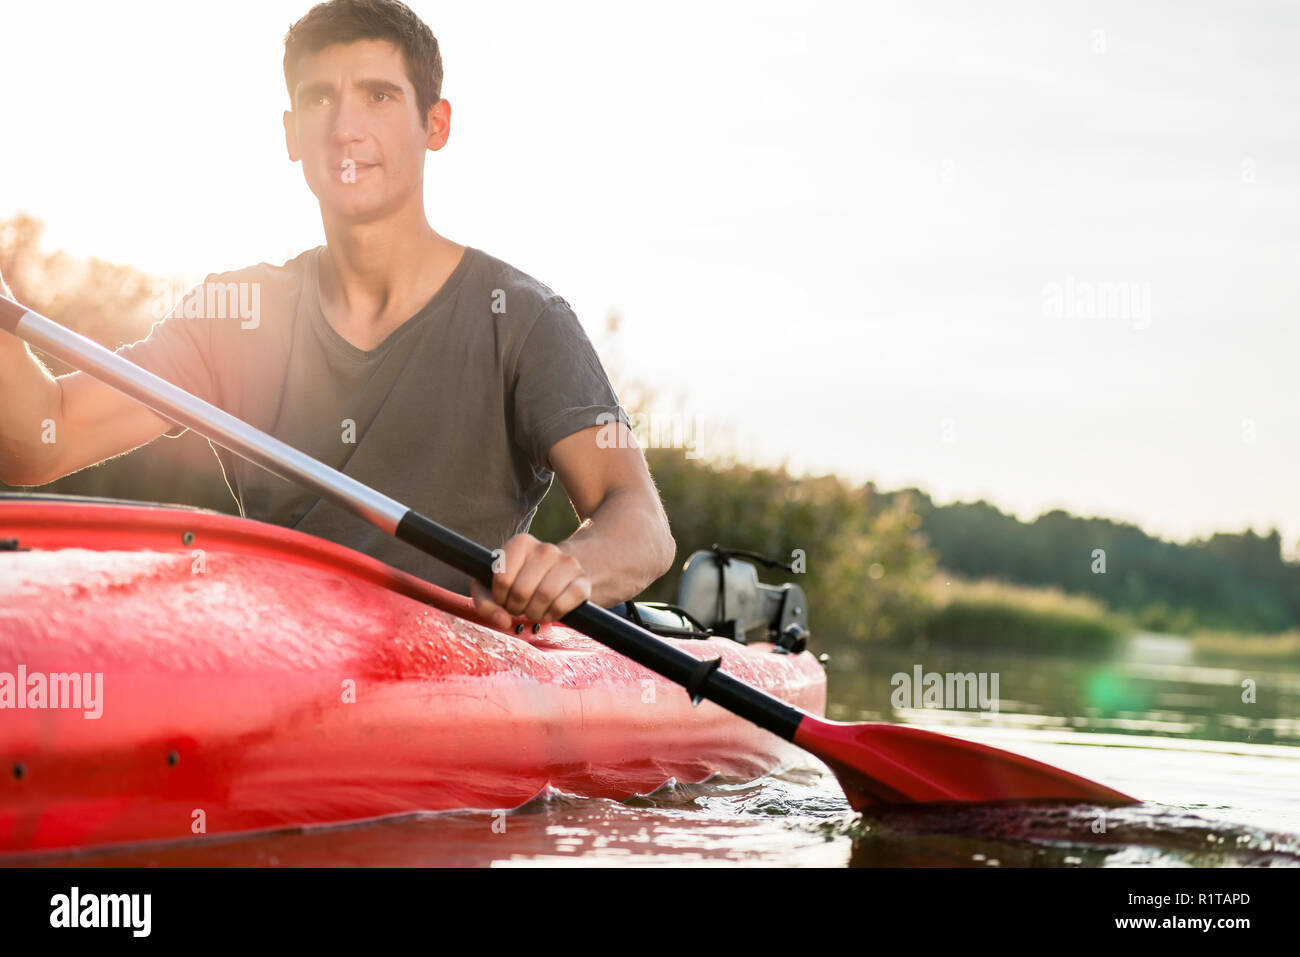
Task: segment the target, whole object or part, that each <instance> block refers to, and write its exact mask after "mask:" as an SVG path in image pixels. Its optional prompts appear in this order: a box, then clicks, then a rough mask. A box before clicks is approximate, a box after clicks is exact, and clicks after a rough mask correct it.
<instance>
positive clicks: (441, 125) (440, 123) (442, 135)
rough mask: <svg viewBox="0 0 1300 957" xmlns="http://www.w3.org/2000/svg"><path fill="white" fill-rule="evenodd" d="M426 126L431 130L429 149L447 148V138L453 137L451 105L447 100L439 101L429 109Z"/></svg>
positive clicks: (428, 142)
mask: <svg viewBox="0 0 1300 957" xmlns="http://www.w3.org/2000/svg"><path fill="white" fill-rule="evenodd" d="M425 126H426V127H427V128H428V130H429V138H428V141H427V144H428V147H429V149H431V150H440V149H442V148H443V147H444V146H446V145H447V137H449V136H450V135H451V103H450V102H448V101H447V100H439V101H438V102H437V103H435V104H433V106H431V107H429V115H428V117H427V122H426V123H425Z"/></svg>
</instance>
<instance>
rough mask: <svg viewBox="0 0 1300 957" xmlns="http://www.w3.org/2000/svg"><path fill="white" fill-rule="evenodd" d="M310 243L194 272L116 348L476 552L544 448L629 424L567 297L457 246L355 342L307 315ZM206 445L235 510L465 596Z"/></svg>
mask: <svg viewBox="0 0 1300 957" xmlns="http://www.w3.org/2000/svg"><path fill="white" fill-rule="evenodd" d="M323 249H324V247H317V248H316V249H311V250H308V251H306V252H304V253H302V254H301V255H300V256H298V257H297V258H295V259H293V260H291V261H289V262H287V263H285V264H284V265H283V266H272V265H269V264H267V263H259V264H258V265H256V266H250V267H248V268H245V269H240V270H236V271H234V272H230V273H222V274H220V275H210V276H208V277H207V279H206V280H205V281H204V283H203V284H201V285H200V286H197V287H195V288H194V289H193V290H190V292H189V293H188V294H187V295H186V297H185V298H184V299H183V300H182V301H181V302H180V303H179V304H178V305H177V307H176V308H175V309H174V310H172V312H171V313H170V314H169V315H168V316H167V317H166V318H165V319H163V320H161V321H159V322H158V323H156V324H155V325H154V327H153V329H152V331H151V332H150V334H149V336H148V337H147V338H146V339H143V340H141V341H140V342H137V343H134V344H132V345H129V346H124V347H123V348H122V349H120V350H119V352H120V353H121V354H122V355H125V356H127V357H128V358H130V359H131V360H132V361H133V362H136V363H137V364H139V365H141V366H142V367H144V368H145V369H147V370H149V371H150V372H153V373H154V374H156V375H159V376H161V377H162V378H164V379H167V380H169V381H171V382H173V383H175V384H176V385H178V386H180V387H181V388H183V389H185V390H187V391H189V392H191V393H193V394H195V395H197V396H199V397H200V398H202V399H205V400H206V401H208V402H211V403H212V404H213V405H216V406H219V407H220V408H223V409H225V410H226V411H228V412H230V413H231V414H233V415H235V416H237V417H239V418H240V419H243V420H244V421H245V422H248V423H250V424H251V425H253V426H255V427H257V428H259V429H261V430H262V431H264V432H268V433H270V434H271V435H274V436H275V437H276V438H279V439H281V440H282V441H284V442H287V443H288V444H289V445H292V446H293V447H295V448H297V449H300V450H302V451H303V452H306V453H307V454H308V455H311V456H312V457H314V458H316V459H318V460H320V461H322V462H324V463H326V464H327V465H331V466H333V467H334V468H337V469H339V470H340V471H342V472H345V473H346V474H348V475H350V476H352V477H353V478H356V479H357V480H359V481H361V482H364V483H365V484H367V485H369V486H371V487H373V488H376V489H378V490H379V491H381V492H383V493H384V494H386V495H389V496H391V497H392V498H395V499H397V500H398V501H400V502H403V503H404V504H406V505H409V506H410V507H411V508H414V509H415V510H416V511H419V512H422V513H423V514H425V515H427V516H429V517H430V518H432V519H433V520H434V521H436V522H439V523H440V524H442V525H445V526H447V527H449V528H451V529H454V530H455V531H457V532H460V533H461V534H462V535H465V536H466V537H467V538H470V539H472V540H473V541H476V542H478V543H479V544H481V545H483V546H485V547H487V548H497V547H499V546H500V545H502V544H504V543H505V541H506V540H507V539H509V538H510V537H511V536H512V535H515V534H517V533H519V532H525V531H527V530H528V527H529V525H530V524H531V522H532V519H533V515H534V514H536V511H537V506H538V504H539V503H540V502H541V500H542V497H543V496H544V495H545V494H546V491H547V489H548V488H549V487H550V484H551V480H552V478H553V474H554V473H553V472H552V471H551V469H550V467H549V466H550V463H549V462H548V460H547V454H548V452H549V451H550V449H551V447H552V446H553V445H554V444H555V443H556V442H558V441H559V440H560V439H562V438H564V437H565V436H567V435H571V434H572V433H574V432H577V431H579V430H580V429H584V428H587V427H589V426H594V425H602V424H605V423H608V422H610V421H611V420H612V419H611V417H616V418H618V419H619V420H621V421H623V422H628V418H627V414H626V413H625V412H624V411H623V409H622V408H621V406H620V405H619V403H618V398H617V396H616V395H615V394H614V390H613V388H612V387H611V386H610V383H609V379H608V378H607V377H606V375H605V372H604V369H603V368H602V367H601V364H600V360H599V358H598V357H597V355H596V352H595V349H594V348H593V347H592V345H591V341H590V340H589V339H588V337H587V335H586V333H585V332H584V331H583V328H582V326H581V325H580V324H579V322H578V319H577V317H576V316H575V315H574V313H573V310H572V309H571V308H570V306H569V304H568V303H567V302H565V301H564V299H562V298H561V297H560V296H558V295H556V294H555V293H554V292H552V291H551V290H550V289H549V288H548V287H547V286H545V285H543V284H542V283H540V282H538V281H537V280H535V279H533V278H532V277H530V276H528V275H525V274H524V273H522V272H520V271H519V270H518V269H515V268H514V267H512V266H510V265H508V264H507V263H504V262H502V261H501V260H499V259H496V258H495V257H492V256H489V255H488V254H487V253H484V252H482V251H480V250H478V249H474V248H473V247H466V249H465V253H464V255H463V257H462V258H461V261H460V263H459V265H457V267H456V269H455V271H454V272H453V273H452V274H451V276H450V278H448V280H447V281H446V283H444V284H443V287H442V288H441V289H440V290H439V291H438V292H437V294H436V295H435V296H434V297H433V299H432V300H430V301H429V303H428V304H427V305H426V306H425V307H424V308H423V309H421V310H420V311H419V312H418V313H416V314H415V315H414V316H413V317H411V318H410V319H409V320H407V321H406V322H405V323H403V324H402V325H401V326H399V327H398V328H397V329H396V330H395V331H394V332H393V333H392V334H391V335H389V336H388V338H387V339H385V340H384V341H383V342H382V343H380V345H379V346H378V347H376V348H375V349H373V350H371V351H362V350H361V349H358V348H356V347H355V346H353V345H352V344H351V343H349V342H348V341H347V340H346V339H344V338H343V337H342V336H341V335H339V334H338V332H337V331H335V329H334V328H333V327H332V326H331V325H330V324H329V323H328V322H327V321H326V319H325V316H324V313H323V311H322V309H321V304H320V293H319V286H318V283H317V276H318V262H319V257H320V254H321V252H322V250H323ZM232 283H233V284H235V285H233V286H232V285H230V284H232ZM237 297H242V299H238V298H237ZM241 304H242V307H243V309H242V312H241V309H240V306H241ZM254 306H256V307H257V308H256V310H254V309H253V307H254ZM254 312H255V313H256V314H255V315H254ZM602 413H603V414H604V415H602ZM182 431H183V429H181V428H180V427H179V426H178V427H177V428H175V429H173V430H171V432H169V433H168V434H169V435H175V434H180V432H182ZM216 452H217V457H218V459H219V460H220V462H221V466H222V469H223V471H224V472H225V476H226V481H227V483H228V484H229V485H230V486H231V490H232V492H233V493H234V495H235V498H236V500H237V501H238V502H239V509H240V513H241V514H242V515H245V516H247V517H249V518H254V519H259V520H261V521H264V522H271V523H274V524H277V525H285V526H288V527H290V528H295V529H297V530H299V531H302V532H307V533H309V534H311V535H316V536H319V537H320V538H325V539H328V540H330V541H334V542H338V543H340V544H343V545H347V546H349V547H351V548H355V549H357V550H359V551H362V552H365V553H367V554H369V555H372V556H374V557H375V558H378V559H380V560H382V561H384V562H387V563H388V564H390V565H393V566H395V567H397V568H401V569H403V570H405V571H408V572H411V573H412V574H415V575H419V576H420V577H422V578H425V579H427V580H429V581H432V582H434V583H435V584H438V585H442V586H443V587H446V588H450V589H452V590H454V591H459V592H461V593H462V594H468V593H469V578H468V577H467V576H465V575H463V574H462V573H460V572H458V571H455V570H454V569H451V568H449V567H448V566H446V565H443V564H442V563H441V562H439V561H437V560H436V559H434V558H431V557H429V556H427V555H425V554H424V553H423V552H420V551H418V550H416V549H415V548H413V547H411V546H409V545H406V544H405V543H402V542H399V541H397V540H396V539H394V538H391V537H390V536H388V535H386V534H384V533H383V532H381V531H379V530H378V529H375V528H373V527H371V526H370V525H368V524H367V523H366V522H364V521H362V520H361V519H359V518H357V517H355V516H353V515H352V514H351V513H349V512H347V511H345V510H343V509H341V508H339V507H338V506H336V505H334V504H332V503H330V502H326V501H323V500H321V499H320V498H319V497H318V496H316V495H315V494H313V493H311V492H307V491H304V490H303V489H301V488H299V487H297V486H295V485H293V484H291V483H289V482H286V481H284V480H283V479H280V478H278V477H276V476H274V475H271V474H270V473H269V472H267V471H265V470H263V469H262V468H260V467H258V466H255V465H252V464H250V463H248V462H246V461H244V460H243V459H241V458H239V457H238V456H235V455H233V454H231V453H229V452H227V451H226V450H224V449H220V448H217V449H216Z"/></svg>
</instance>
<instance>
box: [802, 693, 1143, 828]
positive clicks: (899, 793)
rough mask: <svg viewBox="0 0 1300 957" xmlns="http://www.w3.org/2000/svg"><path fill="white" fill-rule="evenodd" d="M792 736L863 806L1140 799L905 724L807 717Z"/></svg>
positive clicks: (855, 803)
mask: <svg viewBox="0 0 1300 957" xmlns="http://www.w3.org/2000/svg"><path fill="white" fill-rule="evenodd" d="M794 741H795V743H796V744H798V745H800V746H801V747H803V748H806V749H807V750H809V751H811V752H812V753H813V754H815V755H817V757H819V758H821V759H822V760H823V761H825V762H826V764H827V765H829V766H830V768H831V770H832V771H834V772H835V776H836V777H837V778H839V780H840V784H841V785H843V787H844V793H845V794H847V795H848V798H849V803H850V804H851V805H852V806H853V809H854V810H859V811H860V810H862V809H863V808H865V807H869V806H871V805H873V804H911V803H913V802H929V801H1012V800H1025V799H1033V798H1041V799H1059V800H1075V801H1087V802H1089V803H1096V804H1136V803H1138V802H1137V800H1136V799H1135V798H1131V797H1129V796H1128V795H1127V794H1121V793H1120V792H1119V791H1115V790H1112V789H1111V788H1108V787H1104V786H1103V785H1100V784H1098V783H1096V782H1095V781H1089V780H1088V779H1087V778H1081V777H1079V776H1078V775H1077V774H1071V773H1069V772H1068V771H1062V770H1060V769H1059V768H1054V767H1052V766H1051V765H1050V764H1043V763H1042V762H1041V761H1034V760H1032V759H1031V758H1026V757H1022V756H1020V755H1018V754H1012V753H1011V752H1009V751H1002V750H1000V749H998V748H990V747H989V746H988V745H984V744H977V743H975V742H974V741H963V740H961V739H960V738H950V737H948V736H947V735H946V734H936V733H935V732H933V731H925V730H922V729H921V728H910V727H907V726H905V725H897V724H846V723H844V722H841V721H827V720H825V719H822V718H815V717H813V716H811V715H808V716H806V717H805V718H804V719H803V720H802V721H801V722H800V723H799V729H798V731H796V732H795V736H794Z"/></svg>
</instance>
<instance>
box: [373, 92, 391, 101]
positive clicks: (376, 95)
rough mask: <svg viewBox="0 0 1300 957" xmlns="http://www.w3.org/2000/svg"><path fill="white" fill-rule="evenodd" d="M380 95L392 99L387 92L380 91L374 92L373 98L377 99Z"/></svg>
mask: <svg viewBox="0 0 1300 957" xmlns="http://www.w3.org/2000/svg"><path fill="white" fill-rule="evenodd" d="M381 96H382V97H383V98H384V99H385V100H391V99H392V97H390V96H389V95H388V94H387V93H382V92H380V93H376V94H375V99H379V97H381Z"/></svg>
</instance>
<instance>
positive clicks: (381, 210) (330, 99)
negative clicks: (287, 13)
mask: <svg viewBox="0 0 1300 957" xmlns="http://www.w3.org/2000/svg"><path fill="white" fill-rule="evenodd" d="M420 119H421V118H420V114H419V107H418V106H417V104H416V96H415V88H414V87H413V86H412V85H411V81H410V80H409V79H408V78H407V76H406V70H405V65H404V63H403V59H402V54H401V51H399V50H398V48H397V47H395V46H394V45H393V44H391V43H389V42H388V41H387V40H360V41H357V42H356V43H346V44H336V45H334V46H330V47H326V48H325V49H324V50H321V51H320V52H319V53H316V54H314V55H312V56H310V57H307V58H305V59H304V60H303V61H302V62H301V63H300V64H299V72H298V78H297V85H296V86H295V88H294V97H293V110H292V111H291V112H286V113H285V114H284V133H285V142H286V145H287V146H288V148H289V158H290V159H291V160H295V161H297V160H301V161H302V171H303V175H304V176H305V177H306V179H307V185H308V186H309V187H310V188H311V191H312V192H313V193H315V194H316V198H317V199H318V200H319V201H320V204H321V210H322V212H323V213H326V214H330V213H332V214H334V215H336V216H340V217H342V218H344V219H347V220H351V221H354V222H367V221H370V220H373V219H378V218H380V217H383V216H385V215H388V214H391V213H392V212H393V211H395V210H397V209H400V208H401V207H402V206H403V205H405V204H406V203H408V202H411V201H413V200H420V199H422V197H423V184H424V157H425V152H426V151H427V150H431V149H435V150H436V149H441V148H442V146H443V145H444V144H445V143H446V142H447V134H448V132H449V131H450V126H451V104H449V103H448V102H447V101H446V100H440V101H438V102H437V103H435V104H434V105H433V106H432V107H431V108H430V110H429V114H428V124H429V125H428V128H427V129H426V128H425V127H424V126H422V125H421V123H420Z"/></svg>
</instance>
